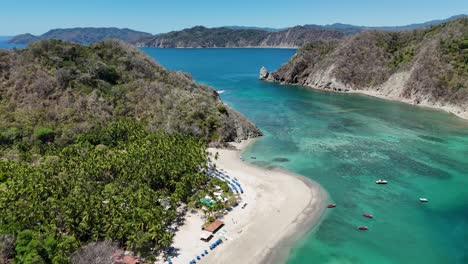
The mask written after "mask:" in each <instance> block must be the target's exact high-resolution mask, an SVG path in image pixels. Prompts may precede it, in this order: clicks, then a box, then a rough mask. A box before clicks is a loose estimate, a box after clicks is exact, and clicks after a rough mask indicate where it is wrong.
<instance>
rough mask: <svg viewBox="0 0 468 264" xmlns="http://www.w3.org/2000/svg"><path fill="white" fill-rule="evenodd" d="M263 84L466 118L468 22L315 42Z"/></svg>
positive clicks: (463, 20)
mask: <svg viewBox="0 0 468 264" xmlns="http://www.w3.org/2000/svg"><path fill="white" fill-rule="evenodd" d="M266 79H267V80H272V81H275V82H280V83H284V84H296V85H304V86H309V87H312V88H316V89H322V90H327V91H335V92H359V93H364V94H368V95H372V96H377V97H382V98H387V99H391V100H398V101H403V102H407V103H411V104H420V105H426V106H431V107H436V108H441V109H444V110H446V111H449V112H452V113H454V114H457V115H458V116H461V117H465V118H468V18H466V17H464V18H460V19H457V20H455V21H451V22H448V23H445V24H441V25H438V26H433V27H430V28H426V29H418V30H412V31H401V32H387V31H366V32H362V33H360V34H357V35H355V36H351V37H348V38H346V39H344V40H327V41H323V40H322V41H316V42H312V43H310V44H307V45H305V46H304V47H302V48H301V49H299V50H298V51H297V53H296V54H295V55H294V56H293V57H292V58H291V59H290V61H289V62H288V63H287V64H285V65H283V66H282V67H281V68H280V69H278V70H277V71H275V72H272V73H270V74H269V75H268V78H266Z"/></svg>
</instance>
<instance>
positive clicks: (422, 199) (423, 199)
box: [419, 198, 429, 203]
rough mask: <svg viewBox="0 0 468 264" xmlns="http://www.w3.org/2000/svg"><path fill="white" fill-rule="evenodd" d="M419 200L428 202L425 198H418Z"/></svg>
mask: <svg viewBox="0 0 468 264" xmlns="http://www.w3.org/2000/svg"><path fill="white" fill-rule="evenodd" d="M419 201H421V202H423V203H427V202H429V200H428V199H427V198H419Z"/></svg>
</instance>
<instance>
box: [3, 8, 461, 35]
mask: <svg viewBox="0 0 468 264" xmlns="http://www.w3.org/2000/svg"><path fill="white" fill-rule="evenodd" d="M457 14H468V0H443V1H437V0H414V1H413V0H392V1H387V0H356V1H352V0H320V1H318V0H280V1H279V0H269V1H264V0H163V1H161V0H127V1H125V0H0V36H12V35H16V34H20V33H32V34H42V33H45V32H46V31H48V30H49V29H54V28H69V27H119V28H131V29H135V30H140V31H145V32H149V33H153V34H154V33H163V32H168V31H172V30H180V29H183V28H188V27H192V26H195V25H203V26H208V27H217V26H231V25H240V26H259V27H274V28H283V27H288V26H294V25H303V24H321V25H323V24H332V23H335V22H341V23H347V24H354V25H362V26H397V25H405V24H411V23H420V22H425V21H429V20H434V19H443V18H447V17H450V16H452V15H457Z"/></svg>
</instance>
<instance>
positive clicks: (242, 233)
mask: <svg viewBox="0 0 468 264" xmlns="http://www.w3.org/2000/svg"><path fill="white" fill-rule="evenodd" d="M250 142H251V140H250V141H244V142H242V143H239V144H233V145H234V146H235V147H236V148H237V149H238V150H227V149H209V151H210V152H211V153H216V152H218V153H219V158H218V160H216V161H215V164H216V166H217V167H218V168H219V169H223V170H224V171H226V172H227V173H228V174H229V175H231V176H232V177H236V178H237V179H238V180H239V182H240V183H241V184H242V187H243V188H244V194H242V195H241V197H242V203H241V205H243V204H244V203H247V206H246V207H245V208H244V209H242V208H241V206H237V207H236V208H235V209H234V210H233V211H231V212H230V213H229V214H228V215H226V216H225V217H224V219H221V220H222V221H224V222H225V226H224V227H223V228H222V229H221V230H220V231H218V232H217V233H216V234H215V236H214V238H213V239H212V240H211V241H210V242H208V243H207V242H203V241H201V240H200V234H201V226H202V224H203V220H202V219H201V212H199V213H190V212H189V213H188V214H187V216H186V219H185V222H184V224H183V225H182V226H181V227H180V228H179V230H178V231H177V233H176V235H175V238H174V243H173V246H174V248H175V249H176V251H177V254H178V255H177V256H176V257H174V258H172V262H173V263H177V264H178V263H189V262H190V260H192V259H194V258H195V257H196V256H197V255H200V254H201V253H202V252H203V251H204V250H205V249H206V250H208V251H209V254H208V255H207V256H205V257H203V258H202V259H201V260H200V261H197V263H207V264H209V263H226V264H229V263H277V262H282V261H284V258H286V257H287V255H288V249H289V248H290V246H291V244H292V242H294V241H296V240H297V239H298V237H300V236H301V235H304V234H305V233H306V232H307V231H309V230H311V228H313V226H314V225H315V224H316V223H318V221H319V220H320V218H321V216H322V214H323V212H324V208H325V207H326V202H327V200H328V195H327V193H326V192H325V191H324V190H323V189H322V188H321V187H320V186H319V185H318V184H316V183H314V182H312V181H310V180H307V179H305V178H303V177H301V176H298V175H294V174H292V173H289V172H286V171H283V170H279V169H273V170H269V169H265V168H260V167H257V166H254V165H251V164H248V163H246V162H243V161H241V160H240V153H241V152H242V150H243V149H244V148H245V147H246V146H247V145H248V144H249V143H250ZM223 235H224V236H225V237H226V238H227V240H225V241H224V242H223V243H222V244H221V245H220V246H218V247H217V248H215V249H214V250H209V245H210V244H211V243H212V242H214V241H215V240H216V239H218V238H219V237H221V236H223Z"/></svg>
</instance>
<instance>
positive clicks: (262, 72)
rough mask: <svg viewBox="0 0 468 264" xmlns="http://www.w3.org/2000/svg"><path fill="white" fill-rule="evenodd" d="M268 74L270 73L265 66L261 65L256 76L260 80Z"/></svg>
mask: <svg viewBox="0 0 468 264" xmlns="http://www.w3.org/2000/svg"><path fill="white" fill-rule="evenodd" d="M269 75H270V73H269V72H268V70H267V68H265V67H262V68H261V69H260V74H259V76H258V78H259V79H260V80H266V79H267V78H268V76H269Z"/></svg>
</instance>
